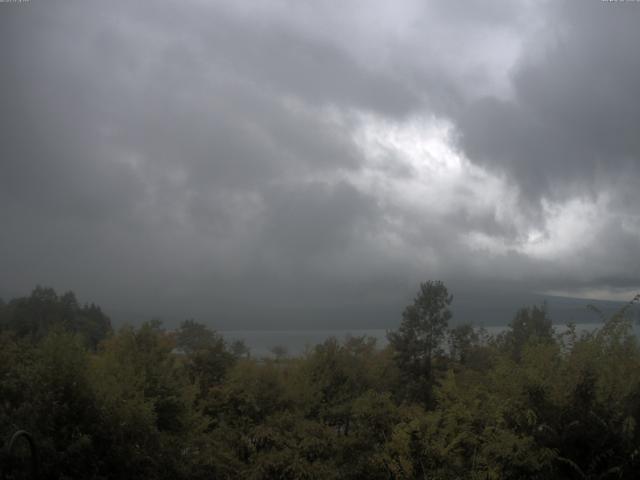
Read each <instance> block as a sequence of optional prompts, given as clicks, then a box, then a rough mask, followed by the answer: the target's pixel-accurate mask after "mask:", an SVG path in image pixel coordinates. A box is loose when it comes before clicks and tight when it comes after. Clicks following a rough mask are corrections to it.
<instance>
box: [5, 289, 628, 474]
mask: <svg viewBox="0 0 640 480" xmlns="http://www.w3.org/2000/svg"><path fill="white" fill-rule="evenodd" d="M423 287H424V288H421V292H420V294H419V295H418V297H417V298H416V301H415V302H414V304H413V305H411V306H410V307H408V308H407V310H406V311H405V316H404V317H403V324H402V325H401V328H400V329H399V331H398V332H397V333H395V335H390V338H394V339H395V340H396V341H395V342H392V343H391V345H389V346H388V347H387V348H384V349H380V348H378V347H377V346H376V343H375V341H374V340H373V339H370V338H366V337H355V338H346V339H344V340H342V341H339V340H337V339H335V338H331V339H328V340H326V341H325V342H323V343H322V344H320V345H317V346H316V347H315V348H313V349H310V350H309V351H308V352H307V353H306V354H305V355H303V356H301V357H291V356H286V357H285V356H282V357H281V358H277V359H255V358H251V357H249V356H248V355H247V353H246V350H245V349H244V348H240V347H238V348H233V347H231V348H230V347H228V346H227V344H226V342H225V341H224V339H223V338H222V337H221V336H220V335H218V334H217V333H215V332H214V331H213V330H211V329H209V328H208V327H206V326H204V325H202V324H198V323H197V322H195V321H186V322H183V323H182V324H181V326H180V328H179V329H178V330H177V331H175V332H171V331H166V330H165V329H163V328H162V325H161V324H160V323H159V322H157V321H152V322H147V323H145V324H143V325H141V326H139V327H137V328H134V327H124V328H121V329H120V330H118V331H117V332H115V333H113V334H111V335H110V336H108V337H107V338H103V339H102V341H101V342H100V343H99V344H98V346H97V347H95V345H94V344H92V343H91V342H87V340H86V338H87V337H86V335H85V334H83V333H82V332H80V331H77V330H78V329H76V328H71V327H70V326H69V325H74V323H73V322H75V321H76V320H74V321H72V322H71V323H68V324H66V326H65V322H66V320H65V319H73V317H72V316H69V315H67V314H66V313H64V314H61V313H60V312H61V311H62V312H65V311H66V312H67V313H68V311H67V310H64V309H62V310H60V308H61V307H60V305H61V304H63V303H65V302H66V304H68V305H72V304H73V303H74V302H72V301H71V298H70V297H67V298H66V300H64V301H63V300H61V298H62V297H57V296H55V295H54V294H52V292H50V291H49V292H47V291H41V292H38V293H37V294H36V295H34V296H33V297H34V298H37V299H38V300H37V301H36V300H33V299H30V300H28V301H27V300H24V299H22V300H23V301H25V302H26V304H28V308H27V307H25V306H24V305H23V304H22V303H21V302H15V301H10V302H9V303H6V304H3V305H0V319H1V321H2V324H3V326H4V327H3V330H2V331H1V332H0V442H6V440H7V439H8V438H9V437H10V435H11V434H12V433H13V432H15V431H16V430H17V429H19V428H26V429H27V430H29V431H31V432H32V433H33V435H34V437H35V438H36V441H37V443H38V445H39V447H40V451H41V460H42V474H43V475H42V477H43V478H61V479H107V478H108V479H129V478H149V479H196V480H200V479H202V480H204V479H209V478H219V479H236V478H247V479H256V480H262V479H264V480H267V479H353V480H356V479H362V478H367V479H406V480H413V479H416V478H433V479H451V480H453V479H459V478H469V479H478V480H480V479H482V480H486V479H504V478H506V479H534V478H540V479H555V478H562V479H605V478H617V479H635V478H637V471H638V470H639V469H640V447H639V445H640V428H638V424H639V422H640V345H639V344H638V340H637V338H636V337H635V336H634V334H633V331H632V323H631V320H630V318H629V317H630V315H631V314H633V311H632V309H631V307H630V306H629V307H628V308H625V309H624V310H622V311H621V312H619V313H618V314H616V315H614V316H613V317H612V318H610V319H607V320H606V321H605V323H604V324H603V325H602V327H601V328H599V329H597V330H595V331H593V332H590V333H583V334H582V335H578V333H577V332H576V329H575V328H573V329H571V328H570V329H569V331H568V332H567V333H565V334H563V335H557V336H556V335H554V332H553V330H552V327H551V322H550V319H549V318H548V315H547V313H546V312H545V311H544V309H541V308H537V307H534V308H532V309H523V310H521V311H519V312H518V313H517V315H516V316H515V318H514V321H513V322H512V324H511V326H510V328H509V330H508V331H507V332H506V333H505V334H503V335H502V336H500V337H498V338H487V337H486V334H483V332H482V331H478V330H475V329H473V328H472V327H470V326H458V327H454V328H452V329H451V330H450V331H449V332H448V336H447V338H448V340H449V348H448V352H445V351H444V350H443V349H442V348H441V347H442V345H441V342H442V341H443V339H444V335H445V333H446V332H445V330H443V328H442V327H443V325H444V326H446V322H447V321H448V319H449V317H450V314H449V313H448V306H449V304H450V301H451V297H450V296H449V295H448V293H447V292H446V289H445V288H444V286H443V285H441V284H438V283H427V284H424V285H423ZM63 297H64V296H63ZM38 302H40V303H38ZM18 304H20V305H19V306H18ZM35 305H40V307H38V308H42V310H40V311H39V314H38V315H40V317H38V318H40V320H38V321H37V322H35V323H33V322H32V320H33V319H34V318H36V317H35V316H34V315H33V314H32V313H29V314H28V315H27V314H24V313H20V314H17V313H16V312H18V311H20V312H25V311H28V312H33V311H34V310H32V309H35V308H36V307H35ZM47 308H51V309H52V311H48V310H47ZM7 309H9V314H7ZM30 309H31V310H30ZM71 310H73V309H71ZM416 312H418V313H416ZM16 315H18V316H16ZM20 315H24V316H22V317H20ZM17 318H23V319H25V322H26V323H27V325H26V327H24V328H23V327H22V326H21V325H19V324H13V323H12V322H16V321H17V320H16V319H17ZM7 319H9V321H8V320H7ZM30 322H31V323H30ZM75 324H77V322H76V323H75ZM7 325H11V327H10V328H9V327H8V326H7ZM42 326H47V328H44V329H42V330H40V329H41V327H42ZM430 328H432V330H429V329H430ZM412 355H413V356H412ZM407 358H408V359H409V360H408V361H407V362H405V361H404V360H406V359H407ZM426 359H429V361H430V362H431V363H430V364H429V366H428V367H427V363H426V362H427V360H426ZM412 362H416V363H417V364H418V366H419V367H420V368H419V369H416V370H413V369H412V368H413V367H414V366H415V365H414V363H412ZM436 371H438V372H439V373H438V375H435V372H436ZM414 375H415V376H414ZM420 380H422V381H427V382H428V386H429V392H430V393H429V395H430V397H429V402H428V403H425V401H424V397H423V396H419V395H416V396H410V395H407V391H408V390H407V383H408V382H411V381H413V382H417V381H420ZM411 386H412V388H415V386H416V383H413V384H412V385H411ZM0 447H2V444H1V443H0ZM0 450H1V448H0ZM3 460H4V457H2V456H0V461H3Z"/></svg>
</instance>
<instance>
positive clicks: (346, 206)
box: [0, 0, 640, 327]
mask: <svg viewBox="0 0 640 480" xmlns="http://www.w3.org/2000/svg"><path fill="white" fill-rule="evenodd" d="M638 25H640V2H638V3H634V2H628V1H627V2H603V1H600V0H584V1H548V2H545V1H537V2H534V1H514V0H503V1H499V0H495V1H487V0H473V1H469V0H466V1H458V2H454V1H451V0H442V1H424V0H416V1H397V2H389V1H379V2H376V1H372V0H360V1H346V0H341V1H339V2H338V1H336V2H328V1H326V2H325V1H302V0H274V1H260V2H239V1H237V0H230V1H204V0H181V1H173V2H169V1H165V0H158V1H154V2H138V1H131V0H127V1H114V0H109V1H106V0H103V1H88V0H83V1H71V0H57V1H47V2H44V1H36V0H31V1H30V2H27V3H0V42H1V43H0V45H1V46H0V60H1V63H0V65H1V70H0V72H1V73H0V136H1V141H0V249H1V255H0V295H1V296H3V297H4V298H8V297H10V296H13V295H16V294H25V293H27V292H29V291H30V290H31V289H32V288H33V287H34V286H35V285H36V284H43V285H50V286H53V287H55V288H56V289H58V290H68V289H71V290H73V291H75V292H76V293H77V294H78V296H79V297H80V299H81V300H86V301H95V302H97V303H99V304H101V305H102V306H104V307H105V308H106V309H107V311H119V312H138V313H141V314H144V315H149V316H151V315H164V316H166V317H167V318H172V317H176V316H183V317H188V316H195V317H196V318H198V319H202V320H205V319H211V321H213V322H214V323H215V322H218V323H219V324H220V325H222V326H227V327H228V326H230V325H234V322H238V323H237V324H238V325H240V324H242V325H249V326H254V327H263V326H264V327H266V326H268V325H269V322H271V321H272V320H273V319H274V318H276V317H279V316H282V317H287V316H288V317H290V318H298V320H296V321H299V322H300V323H301V324H305V322H306V323H308V322H310V321H311V320H309V318H317V315H316V317H314V316H313V315H311V314H308V312H309V311H310V310H314V311H315V312H316V314H317V311H322V312H325V313H326V314H327V315H331V314H333V313H332V312H336V311H342V312H343V313H344V312H348V311H349V309H351V308H356V306H359V307H362V308H365V307H366V308H370V309H372V310H374V311H375V310H376V309H378V308H383V306H384V305H395V304H396V303H397V302H398V301H401V300H402V299H406V298H410V297H411V296H412V295H413V293H414V292H415V291H416V289H417V285H418V282H419V281H421V280H427V279H442V280H444V281H445V282H446V283H447V284H448V285H449V286H450V287H451V289H452V290H453V291H454V294H455V293H456V291H460V292H465V291H473V290H476V291H483V290H487V289H488V290H491V289H493V291H502V290H503V289H505V288H507V286H509V287H510V288H514V289H519V290H523V291H530V292H555V293H565V294H571V295H583V296H591V297H602V298H621V299H628V298H630V295H632V294H631V292H635V291H637V290H638V289H640V54H639V53H638V48H639V46H640V28H638ZM265 312H270V313H268V314H266V313H265ZM307 314H308V315H307ZM249 317H250V318H251V320H247V318H249ZM313 321H314V322H315V321H316V320H313Z"/></svg>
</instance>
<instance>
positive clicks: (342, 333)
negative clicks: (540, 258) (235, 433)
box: [220, 323, 640, 357]
mask: <svg viewBox="0 0 640 480" xmlns="http://www.w3.org/2000/svg"><path fill="white" fill-rule="evenodd" d="M601 326H602V324H601V323H578V324H576V330H577V331H578V332H586V331H590V330H594V329H595V328H598V327H601ZM553 327H554V328H555V330H556V333H561V332H562V331H563V330H565V329H566V325H554V326H553ZM506 328H507V327H506V326H490V327H484V329H485V330H486V331H487V333H489V334H490V335H497V334H499V333H500V332H502V331H504V330H505V329H506ZM633 328H634V332H635V333H636V335H639V334H640V327H639V326H638V325H637V324H634V327H633ZM220 333H221V334H222V335H223V336H224V338H225V339H226V340H227V341H228V342H232V341H234V340H244V342H245V343H246V345H247V346H248V347H249V348H250V349H251V355H253V356H255V357H265V356H272V354H271V352H270V349H271V348H273V347H274V346H276V345H279V346H283V347H285V348H286V349H287V352H288V354H289V355H300V354H302V353H304V351H305V349H307V348H311V347H313V346H314V345H317V344H319V343H322V342H324V341H325V340H326V339H327V338H330V337H336V338H338V339H339V340H342V339H344V338H345V337H347V336H349V335H350V336H352V337H361V336H363V335H366V336H368V337H373V338H375V339H376V341H377V343H378V346H380V347H384V346H385V345H386V344H387V343H388V342H387V330H385V329H369V330H366V329H350V330H349V329H345V330H228V331H221V332H220Z"/></svg>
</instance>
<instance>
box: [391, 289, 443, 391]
mask: <svg viewBox="0 0 640 480" xmlns="http://www.w3.org/2000/svg"><path fill="white" fill-rule="evenodd" d="M452 300H453V297H452V296H451V295H449V292H448V290H447V287H445V286H444V284H443V283H442V282H438V281H435V282H433V281H429V282H425V283H422V284H421V285H420V291H419V292H418V295H417V296H416V298H415V300H414V301H413V304H411V305H409V306H408V307H407V308H406V309H405V310H404V312H403V313H402V323H401V324H400V328H399V329H398V331H396V332H389V334H388V339H389V343H390V344H391V346H392V347H393V350H394V353H395V360H396V363H397V364H398V367H399V368H400V371H401V372H402V374H403V377H404V381H405V386H406V393H407V396H408V398H410V399H412V400H418V401H423V402H426V403H429V402H430V401H431V389H432V387H433V383H434V372H433V367H434V359H435V357H436V356H438V355H441V354H442V348H441V347H442V342H443V340H444V338H445V335H446V332H447V327H448V324H449V320H450V319H451V311H450V310H449V305H450V304H451V301H452Z"/></svg>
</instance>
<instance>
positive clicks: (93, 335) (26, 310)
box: [0, 287, 111, 349]
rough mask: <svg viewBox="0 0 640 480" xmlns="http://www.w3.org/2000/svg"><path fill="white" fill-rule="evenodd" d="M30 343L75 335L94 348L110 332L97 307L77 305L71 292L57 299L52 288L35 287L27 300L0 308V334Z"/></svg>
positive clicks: (108, 323)
mask: <svg viewBox="0 0 640 480" xmlns="http://www.w3.org/2000/svg"><path fill="white" fill-rule="evenodd" d="M2 330H4V331H11V332H13V333H14V334H15V335H17V336H18V337H21V338H26V339H29V340H32V341H36V342H37V341H39V340H41V339H43V338H44V337H45V336H47V334H48V333H49V332H52V331H59V332H68V333H74V334H79V335H81V336H82V337H83V338H84V341H85V342H86V343H87V345H88V346H89V347H90V348H92V349H95V348H96V347H97V345H98V343H99V342H100V341H102V340H104V339H105V338H106V337H107V336H108V335H109V334H110V333H111V321H110V320H109V317H107V316H106V315H105V314H104V313H103V312H102V310H101V309H100V307H98V306H96V305H94V304H90V305H84V306H80V305H79V304H78V301H77V300H76V297H75V295H74V294H73V292H67V293H65V294H63V295H60V296H58V295H57V294H56V292H55V290H53V289H52V288H43V287H36V288H35V289H34V290H33V291H32V292H31V295H29V296H28V297H21V298H15V299H13V300H11V301H10V302H9V303H7V304H2V305H0V331H2Z"/></svg>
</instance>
